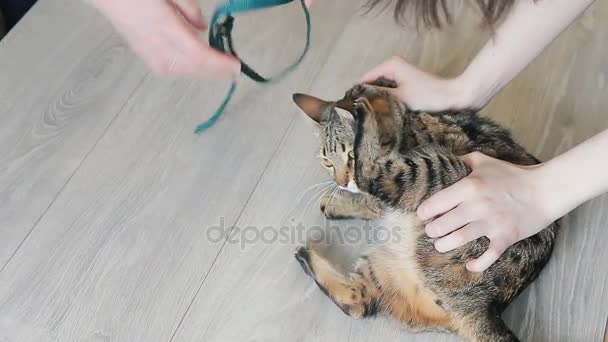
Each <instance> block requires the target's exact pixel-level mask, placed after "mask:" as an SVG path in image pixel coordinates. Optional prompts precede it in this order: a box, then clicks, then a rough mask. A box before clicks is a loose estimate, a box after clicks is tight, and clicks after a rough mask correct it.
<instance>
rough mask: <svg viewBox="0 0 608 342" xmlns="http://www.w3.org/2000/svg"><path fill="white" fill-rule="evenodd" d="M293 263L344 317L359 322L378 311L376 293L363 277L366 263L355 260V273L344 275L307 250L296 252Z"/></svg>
mask: <svg viewBox="0 0 608 342" xmlns="http://www.w3.org/2000/svg"><path fill="white" fill-rule="evenodd" d="M295 257H296V260H298V262H299V263H300V265H301V266H302V268H303V269H304V272H306V273H307V274H308V275H310V276H311V277H312V278H313V279H314V281H315V283H316V284H317V285H318V286H319V288H320V289H321V291H323V293H325V294H326V295H327V296H328V297H329V298H330V299H331V300H332V301H333V302H334V303H335V304H336V305H337V306H338V307H339V308H340V309H341V310H342V311H343V312H344V313H345V314H347V315H349V316H351V317H353V318H356V319H359V318H365V317H369V316H372V315H375V314H376V313H377V311H378V301H379V299H378V296H379V291H378V288H377V287H376V284H374V282H373V280H372V279H370V277H369V274H368V273H367V272H368V270H369V268H368V267H367V266H366V264H367V259H366V258H365V257H362V258H360V259H359V261H358V263H357V266H356V268H355V272H351V273H349V274H344V273H342V272H341V271H339V270H338V269H337V268H336V267H335V266H334V265H332V264H331V263H330V262H329V260H327V259H326V258H325V257H323V256H322V255H321V254H319V253H318V252H317V251H315V250H314V249H311V248H306V247H300V248H298V249H297V250H296V254H295Z"/></svg>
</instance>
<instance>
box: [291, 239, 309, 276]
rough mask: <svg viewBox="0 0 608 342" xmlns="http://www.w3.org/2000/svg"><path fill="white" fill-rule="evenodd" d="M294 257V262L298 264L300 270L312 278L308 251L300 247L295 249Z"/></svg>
mask: <svg viewBox="0 0 608 342" xmlns="http://www.w3.org/2000/svg"><path fill="white" fill-rule="evenodd" d="M294 256H295V258H296V260H297V261H298V263H299V264H300V266H301V267H302V270H304V273H306V274H308V275H309V276H311V277H312V276H313V273H312V268H311V267H310V253H309V249H308V248H306V247H304V246H300V247H298V248H297V249H296V252H295V254H294Z"/></svg>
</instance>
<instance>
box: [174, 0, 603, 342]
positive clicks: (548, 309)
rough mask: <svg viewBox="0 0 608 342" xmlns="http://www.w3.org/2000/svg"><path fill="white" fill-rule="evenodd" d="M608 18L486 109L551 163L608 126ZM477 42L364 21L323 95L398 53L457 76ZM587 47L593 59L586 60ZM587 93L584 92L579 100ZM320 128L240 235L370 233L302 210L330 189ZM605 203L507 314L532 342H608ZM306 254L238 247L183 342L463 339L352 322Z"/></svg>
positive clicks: (574, 37)
mask: <svg viewBox="0 0 608 342" xmlns="http://www.w3.org/2000/svg"><path fill="white" fill-rule="evenodd" d="M607 10H608V8H607V7H606V6H605V4H600V3H598V4H596V5H595V7H593V8H592V10H591V11H589V12H588V13H587V14H586V15H585V17H584V18H582V20H581V21H579V22H578V23H577V24H575V25H574V26H573V27H572V28H571V29H570V30H569V31H568V32H567V33H565V34H564V35H563V36H562V37H560V38H559V39H558V40H557V41H556V42H555V44H554V45H553V46H552V47H551V48H550V49H549V50H548V51H547V52H546V53H544V54H543V55H542V56H541V57H540V58H539V59H538V60H537V61H536V62H535V63H534V64H533V65H531V66H530V67H529V68H528V69H527V70H526V71H525V72H524V74H523V75H521V77H519V78H518V79H517V80H516V81H515V82H514V83H513V84H511V85H510V86H509V87H508V88H507V89H505V91H503V92H502V93H501V94H500V95H499V96H498V97H497V98H496V99H495V101H493V103H491V105H490V106H489V107H488V108H486V110H484V114H486V115H488V116H490V117H492V118H494V119H496V120H498V121H499V122H501V123H503V124H505V125H506V126H508V127H510V128H512V129H513V130H514V133H515V135H516V136H517V137H518V140H520V141H522V143H523V144H525V145H526V146H527V147H528V148H530V149H531V150H532V151H534V152H535V153H538V154H539V155H540V156H542V157H543V158H549V157H551V156H553V155H555V154H557V153H560V152H563V151H564V150H565V149H567V148H568V147H571V146H573V145H574V144H575V143H577V142H580V141H582V140H583V139H585V138H587V137H589V136H591V135H592V134H593V133H595V132H598V131H599V130H601V129H604V128H606V127H607V126H608V121H607V120H606V119H605V117H602V115H605V110H603V108H605V106H606V100H605V99H604V97H603V96H601V95H600V94H602V93H603V91H604V88H603V84H602V83H599V81H597V79H598V78H600V76H597V75H600V74H602V73H603V72H604V70H605V68H606V67H605V63H604V62H603V56H602V54H601V53H600V54H598V53H597V51H598V50H594V49H597V47H598V46H599V47H600V50H599V51H602V49H606V47H605V40H604V35H605V33H606V32H608V26H606V25H603V24H602V25H599V24H598V23H599V18H598V17H599V16H601V15H602V14H605V13H607ZM460 11H461V12H460V16H461V18H462V20H458V21H457V22H460V23H462V22H463V21H465V20H464V19H466V18H471V16H472V15H471V13H470V12H468V11H467V10H466V9H464V8H460ZM590 22H591V23H594V25H593V27H594V30H593V31H589V30H586V31H585V32H586V33H587V36H585V37H584V40H583V41H582V42H581V41H580V38H581V37H582V34H581V30H584V28H585V27H586V26H587V25H589V23H590ZM598 26H600V27H598ZM387 32H390V34H387ZM472 32H477V31H475V27H474V26H472V25H470V26H469V25H468V24H465V25H459V26H458V27H457V28H456V29H455V30H453V31H451V32H447V33H433V34H429V35H424V36H419V35H415V34H413V33H412V32H411V31H398V30H397V28H396V27H394V26H393V25H392V24H391V23H389V21H388V20H387V17H385V16H384V17H379V18H376V19H370V18H368V19H360V18H353V19H352V20H351V22H350V24H349V25H348V27H347V29H346V30H345V31H344V33H343V34H342V36H341V37H340V40H339V41H338V42H336V45H335V47H334V53H333V54H332V55H331V58H330V59H329V61H328V62H327V64H326V65H325V67H324V68H323V71H322V72H321V74H320V76H319V79H317V81H316V82H315V83H314V85H313V88H312V92H313V93H314V94H315V95H318V96H323V97H326V98H337V97H338V96H341V95H342V92H343V91H344V89H346V88H347V87H348V86H349V85H350V84H352V83H353V82H354V81H355V80H356V77H357V76H359V75H361V74H362V73H363V72H364V71H366V70H367V69H368V68H370V67H372V66H373V65H375V64H377V63H379V62H381V61H382V60H383V59H385V58H386V57H387V56H390V55H393V54H398V55H404V56H406V57H407V58H408V59H409V60H411V61H413V62H415V63H417V64H419V65H422V66H423V68H425V69H427V70H431V71H435V72H438V73H440V74H443V75H454V74H456V73H458V72H459V71H460V70H462V68H463V67H464V66H465V65H466V63H467V61H468V60H470V58H472V56H473V55H474V53H475V52H476V51H477V50H478V48H479V47H480V46H481V45H482V44H483V42H484V41H485V39H486V37H487V36H486V35H483V34H481V35H478V34H476V35H471V33H472ZM370 47H371V48H370ZM586 47H588V49H589V50H587V51H584V49H585V48H586ZM568 52H569V53H568ZM353 56H356V58H353ZM581 59H582V60H581ZM345 61H348V62H347V63H346V62H345ZM568 68H571V69H568ZM590 79H591V80H593V81H591V82H589V80H590ZM586 82H587V83H586ZM581 87H583V89H585V91H584V92H581V91H576V89H577V88H578V89H581ZM574 115H576V120H574V118H573V116H574ZM564 123H566V124H564ZM311 126H312V125H310V124H309V123H308V122H307V120H306V119H304V118H303V117H299V118H298V119H297V120H296V122H295V124H294V126H293V127H292V129H291V130H290V132H289V134H288V135H287V137H286V139H285V141H284V142H282V144H281V149H280V150H279V152H278V153H277V156H276V157H275V158H274V159H273V162H272V163H271V165H270V166H269V168H268V170H267V172H266V173H265V174H264V176H263V177H262V179H261V181H260V183H259V185H258V187H257V189H256V192H255V193H254V195H253V197H252V199H251V200H250V201H249V203H248V205H247V208H246V209H245V211H244V213H243V215H242V216H241V217H240V219H239V222H238V223H237V227H240V228H241V229H245V227H249V226H253V227H258V228H261V227H266V226H271V227H275V229H278V230H279V231H281V230H280V229H281V228H282V227H283V226H288V227H290V229H289V231H290V232H297V231H298V228H297V225H298V223H302V225H303V226H304V227H306V231H308V232H310V233H311V234H313V233H314V232H316V231H318V230H319V228H318V227H324V228H323V231H335V230H336V228H335V227H336V226H337V227H342V228H341V229H342V230H343V231H352V229H353V225H354V226H355V227H357V226H358V227H359V228H360V225H361V223H356V222H347V223H333V224H331V225H330V226H329V227H328V226H327V223H326V222H325V221H324V219H323V218H322V217H321V214H320V213H319V212H318V209H317V207H316V204H313V205H312V206H307V204H308V199H309V198H310V197H311V196H312V194H314V191H312V192H310V193H308V195H305V196H304V200H298V198H299V197H300V196H301V195H302V194H303V193H304V192H305V190H306V189H307V188H308V187H309V186H310V185H312V184H315V183H318V182H321V181H323V180H325V179H327V176H325V175H323V173H322V171H321V170H320V167H319V166H318V162H317V160H316V158H314V154H315V153H316V139H315V138H314V137H313V134H312V133H313V132H314V128H311ZM294 155H295V156H297V157H294ZM302 156H308V157H302ZM303 158H305V159H303ZM606 200H607V199H606V196H603V197H600V198H598V199H596V200H594V201H591V202H590V203H588V204H586V205H584V206H582V207H581V208H580V209H578V210H577V211H575V212H574V213H572V214H571V215H569V216H568V217H567V219H566V220H565V222H564V223H565V224H564V228H563V229H562V232H561V235H560V238H559V242H558V246H557V248H556V252H555V253H556V254H555V257H554V258H553V260H552V262H551V264H550V265H549V266H548V267H547V269H546V270H545V271H544V272H543V274H542V276H541V278H540V279H539V280H538V281H537V282H536V283H535V284H534V285H533V286H532V287H530V288H529V289H528V290H527V291H526V292H525V293H524V294H523V295H522V296H520V298H519V299H518V300H517V301H516V302H515V303H514V304H513V305H512V306H511V307H510V309H509V310H508V312H507V314H506V319H507V322H508V324H509V326H511V327H513V329H514V330H515V331H516V332H517V334H518V335H519V336H521V337H522V339H523V340H526V341H600V340H601V338H602V333H603V327H604V320H605V317H606V310H607V309H606V308H607V307H608V305H607V304H608V296H607V294H606V285H605V284H606V272H605V267H602V266H601V265H602V264H603V263H605V262H606V260H608V255H606V251H605V249H604V248H603V247H602V246H603V244H604V243H603V242H604V241H606V240H607V239H608V231H606V229H605V226H604V225H603V223H602V222H605V220H606V217H605V216H606V214H605V213H606V207H607V206H608V203H606ZM306 208H307V209H306ZM242 235H244V234H242ZM302 243H303V241H299V242H296V241H289V242H287V243H281V242H276V241H275V242H274V243H265V242H264V241H261V240H259V241H255V242H251V243H248V244H246V245H245V248H243V247H242V245H241V244H239V243H232V244H229V245H228V246H227V247H226V248H225V249H224V250H222V253H221V254H220V256H219V258H218V260H217V262H216V263H215V264H214V266H213V268H212V270H211V272H210V274H209V276H208V277H207V280H206V281H205V283H204V284H203V287H202V289H201V291H200V292H199V295H198V296H197V298H196V300H195V302H194V304H193V305H192V308H191V309H190V312H189V313H188V315H187V316H186V318H185V320H184V323H183V324H182V326H181V327H180V329H179V330H178V333H177V334H176V338H175V339H174V340H176V341H193V340H201V341H244V340H247V341H282V340H284V339H285V338H289V340H293V341H389V340H408V341H410V340H412V341H454V340H457V339H456V338H454V337H451V336H448V335H438V334H417V335H412V334H409V333H407V332H403V331H400V330H399V329H398V328H397V327H395V326H394V325H393V324H392V323H391V322H387V321H385V320H368V321H353V320H351V319H350V318H348V317H346V316H345V315H344V314H343V313H342V312H341V311H340V310H339V309H338V308H337V307H336V306H335V305H334V304H333V303H332V302H331V301H330V300H328V299H327V298H326V297H325V296H324V295H323V294H322V293H321V291H319V290H318V288H317V287H316V285H315V284H314V283H313V282H312V281H311V280H310V279H309V278H308V277H307V276H306V275H305V274H304V273H303V272H302V271H301V269H300V267H299V266H298V265H297V263H296V262H295V261H294V260H293V256H292V254H293V250H294V248H295V246H296V245H297V244H302ZM359 248H361V246H360V245H359V244H349V245H346V246H345V245H341V244H334V245H332V246H331V247H329V248H328V250H327V253H328V254H329V255H334V256H335V257H337V258H339V260H341V261H342V263H343V264H344V265H346V266H348V265H349V264H350V262H351V260H352V259H347V260H343V259H340V258H342V257H343V256H344V255H352V254H353V252H355V253H356V251H357V250H358V249H359Z"/></svg>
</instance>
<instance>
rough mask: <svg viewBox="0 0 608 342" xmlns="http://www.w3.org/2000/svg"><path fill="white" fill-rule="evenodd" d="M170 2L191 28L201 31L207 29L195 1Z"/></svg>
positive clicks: (175, 0)
mask: <svg viewBox="0 0 608 342" xmlns="http://www.w3.org/2000/svg"><path fill="white" fill-rule="evenodd" d="M172 2H173V5H174V6H175V8H176V9H177V10H178V11H179V12H180V13H181V14H182V15H183V16H184V18H185V19H186V20H187V21H188V22H189V23H190V24H191V25H192V26H194V27H195V28H197V29H198V30H201V31H204V30H206V29H207V24H206V23H205V19H204V18H203V12H202V11H201V7H200V6H199V4H198V3H197V2H196V0H172Z"/></svg>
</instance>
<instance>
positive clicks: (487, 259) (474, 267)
mask: <svg viewBox="0 0 608 342" xmlns="http://www.w3.org/2000/svg"><path fill="white" fill-rule="evenodd" d="M509 246H510V244H508V243H506V242H505V241H502V240H492V242H490V246H489V247H488V250H487V251H486V252H485V253H483V254H482V255H481V256H480V257H479V258H477V259H475V260H470V261H468V262H467V264H466V267H467V269H468V270H469V271H471V272H483V271H485V270H486V269H487V268H488V267H490V266H491V265H492V264H493V263H494V262H496V260H498V258H500V256H501V255H502V253H504V252H505V250H507V248H508V247H509Z"/></svg>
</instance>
